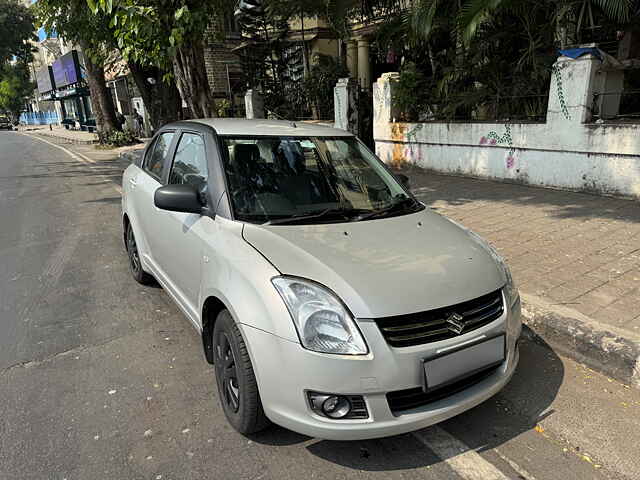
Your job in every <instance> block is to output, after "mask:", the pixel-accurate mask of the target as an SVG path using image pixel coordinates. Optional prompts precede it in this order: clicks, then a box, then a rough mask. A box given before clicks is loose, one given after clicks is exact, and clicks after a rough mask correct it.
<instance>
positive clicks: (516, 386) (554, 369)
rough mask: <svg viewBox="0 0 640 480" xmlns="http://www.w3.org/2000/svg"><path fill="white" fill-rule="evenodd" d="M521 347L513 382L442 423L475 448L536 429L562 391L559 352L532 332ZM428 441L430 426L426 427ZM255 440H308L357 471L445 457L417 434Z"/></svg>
mask: <svg viewBox="0 0 640 480" xmlns="http://www.w3.org/2000/svg"><path fill="white" fill-rule="evenodd" d="M527 337H528V338H527V339H523V341H522V342H521V347H520V363H519V366H518V368H517V370H516V373H515V374H514V376H513V378H512V380H511V382H510V383H509V384H508V385H507V386H506V387H505V388H504V390H502V391H501V392H500V393H498V394H497V395H496V396H494V397H493V398H491V399H489V400H487V401H486V402H484V403H482V404H480V405H478V406H477V407H475V408H473V409H471V410H469V411H468V412H465V413H463V414H461V415H458V416H457V417H454V418H452V419H450V420H447V421H446V422H443V423H441V424H440V426H441V427H442V428H444V429H445V430H447V431H448V432H449V433H451V434H452V435H453V436H455V437H456V438H458V439H459V440H461V441H462V442H463V443H464V444H466V445H467V446H469V447H470V448H471V449H475V450H478V451H483V450H490V449H492V448H495V447H498V446H500V445H501V444H503V443H505V442H507V441H509V440H511V439H513V438H515V437H517V436H518V435H520V434H522V433H524V432H526V431H528V430H531V429H532V428H534V427H535V426H536V424H537V423H538V422H539V421H540V420H541V419H542V418H543V417H545V416H547V415H552V414H553V410H550V406H551V404H552V402H553V400H554V399H555V397H556V395H557V394H558V390H559V388H560V385H561V384H562V379H563V377H564V367H563V365H562V362H561V360H560V358H559V357H558V356H557V355H556V353H555V352H554V351H553V350H552V349H551V348H550V347H549V346H548V345H547V344H546V343H545V342H544V340H542V339H541V338H540V337H538V336H537V335H535V333H533V332H531V331H530V330H529V331H528V332H527ZM423 432H424V434H425V436H426V437H427V439H428V435H429V429H428V428H427V429H425V430H423ZM251 439H252V440H253V441H255V442H258V443H263V444H267V445H276V446H282V445H293V444H298V443H304V442H308V445H307V446H306V449H307V450H308V451H309V452H310V453H311V454H313V455H315V456H317V457H320V458H322V459H324V460H327V461H329V462H332V463H335V464H338V465H342V466H345V467H348V468H352V469H355V470H365V471H394V470H403V469H413V468H420V467H425V466H429V465H433V464H435V463H438V462H440V461H441V460H442V459H441V458H439V457H437V456H436V455H435V454H433V453H432V452H430V451H428V450H426V449H425V446H424V444H423V443H422V442H420V441H419V440H418V439H417V438H416V437H415V436H414V435H412V434H405V435H399V436H395V437H389V438H383V439H375V440H365V441H353V442H335V441H328V440H319V441H313V440H312V439H310V438H309V437H306V436H304V435H299V434H297V433H294V432H290V431H288V430H285V429H284V428H281V427H277V426H273V427H271V428H270V429H268V430H267V431H265V432H262V433H260V434H258V435H254V436H252V437H251Z"/></svg>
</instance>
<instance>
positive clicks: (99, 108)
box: [80, 42, 120, 133]
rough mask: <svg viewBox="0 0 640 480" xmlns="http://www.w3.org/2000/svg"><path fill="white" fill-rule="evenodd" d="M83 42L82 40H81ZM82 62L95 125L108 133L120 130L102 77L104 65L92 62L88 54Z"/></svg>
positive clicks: (85, 46)
mask: <svg viewBox="0 0 640 480" xmlns="http://www.w3.org/2000/svg"><path fill="white" fill-rule="evenodd" d="M82 43H84V42H82ZM82 43H81V44H80V46H81V47H82V49H83V50H84V51H85V52H86V51H88V47H87V45H86V44H85V45H83V44H82ZM84 64H85V68H86V70H87V83H88V84H89V92H90V93H91V105H92V106H93V111H94V113H95V115H96V127H97V129H98V131H99V132H102V133H109V132H111V131H113V130H120V125H119V124H118V122H117V120H116V110H115V108H114V106H113V100H112V98H111V93H110V92H109V89H108V88H107V82H106V80H105V78H104V67H103V66H102V65H98V64H96V63H94V62H93V60H92V59H91V57H90V56H89V55H86V54H85V56H84Z"/></svg>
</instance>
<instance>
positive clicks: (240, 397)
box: [213, 310, 270, 435]
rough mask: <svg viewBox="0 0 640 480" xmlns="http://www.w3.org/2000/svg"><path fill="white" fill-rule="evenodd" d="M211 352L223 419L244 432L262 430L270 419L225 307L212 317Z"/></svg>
mask: <svg viewBox="0 0 640 480" xmlns="http://www.w3.org/2000/svg"><path fill="white" fill-rule="evenodd" d="M213 351H214V365H215V370H216V383H217V385H218V398H219V399H220V403H221V404H222V409H223V410H224V414H225V416H226V417H227V420H228V421H229V423H230V424H231V426H232V427H233V428H235V429H236V430H237V431H238V432H240V433H242V434H245V435H246V434H250V433H256V432H259V431H260V430H263V429H264V428H266V427H267V426H268V425H269V423H270V422H269V419H268V418H267V417H266V415H265V414H264V410H263V409H262V402H261V401H260V393H259V392H258V384H257V382H256V377H255V375H254V373H253V366H252V365H251V359H250V358H249V353H248V352H247V347H246V345H245V343H244V340H243V338H242V335H241V334H240V330H239V329H238V326H237V325H236V323H235V322H234V321H233V318H232V317H231V314H230V313H229V312H228V311H227V310H223V311H222V312H220V314H219V315H218V318H217V320H216V325H215V328H214V329H213Z"/></svg>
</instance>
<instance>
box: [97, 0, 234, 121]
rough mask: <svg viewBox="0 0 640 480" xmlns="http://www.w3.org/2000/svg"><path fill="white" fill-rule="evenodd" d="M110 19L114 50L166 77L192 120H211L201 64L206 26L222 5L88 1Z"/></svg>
mask: <svg viewBox="0 0 640 480" xmlns="http://www.w3.org/2000/svg"><path fill="white" fill-rule="evenodd" d="M86 1H87V2H88V4H89V5H90V7H91V8H92V9H93V11H94V12H104V13H105V14H106V15H108V16H109V17H110V26H111V27H113V29H114V32H113V33H114V36H115V38H116V41H117V44H118V47H119V48H120V51H121V52H122V55H123V56H124V58H126V59H127V60H129V61H131V60H133V61H135V62H137V63H139V64H140V65H142V66H147V67H157V68H159V69H160V70H162V71H164V72H167V73H166V74H165V79H168V78H169V77H173V78H175V82H176V85H177V87H178V90H179V91H180V95H181V97H182V99H183V100H184V101H185V103H186V104H187V106H188V108H189V110H190V112H191V115H192V116H193V117H195V118H201V117H213V116H215V111H216V110H215V106H214V102H213V96H212V94H211V89H210V87H209V81H208V78H207V72H206V68H205V62H204V39H205V37H206V30H207V27H208V26H209V24H210V22H211V21H212V20H213V19H214V18H215V17H216V15H222V14H224V11H225V9H228V8H230V2H225V1H224V0H177V1H173V0H86Z"/></svg>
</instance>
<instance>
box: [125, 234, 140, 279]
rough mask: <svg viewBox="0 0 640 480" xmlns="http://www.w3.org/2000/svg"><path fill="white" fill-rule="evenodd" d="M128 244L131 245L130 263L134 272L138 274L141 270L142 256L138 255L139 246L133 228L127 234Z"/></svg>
mask: <svg viewBox="0 0 640 480" xmlns="http://www.w3.org/2000/svg"><path fill="white" fill-rule="evenodd" d="M127 243H128V244H129V262H130V263H131V268H132V269H133V271H134V272H136V273H137V272H138V271H139V270H140V256H139V255H138V246H137V245H136V239H135V237H134V236H133V230H132V228H131V227H129V231H128V232H127Z"/></svg>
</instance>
